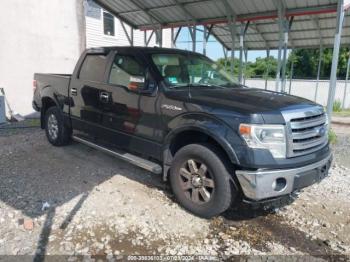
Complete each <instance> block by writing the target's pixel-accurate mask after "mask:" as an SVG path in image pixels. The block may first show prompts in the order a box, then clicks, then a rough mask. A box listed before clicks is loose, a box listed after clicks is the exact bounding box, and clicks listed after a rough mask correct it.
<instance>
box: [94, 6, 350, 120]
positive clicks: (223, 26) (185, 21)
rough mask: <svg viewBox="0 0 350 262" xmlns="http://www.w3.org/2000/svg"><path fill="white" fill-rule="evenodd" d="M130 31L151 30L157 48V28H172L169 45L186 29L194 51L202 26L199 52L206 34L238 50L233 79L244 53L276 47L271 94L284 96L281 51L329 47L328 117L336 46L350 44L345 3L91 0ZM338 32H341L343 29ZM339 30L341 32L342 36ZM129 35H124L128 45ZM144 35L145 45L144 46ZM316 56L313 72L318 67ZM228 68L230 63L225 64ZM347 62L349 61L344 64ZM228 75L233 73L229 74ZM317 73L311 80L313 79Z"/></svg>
mask: <svg viewBox="0 0 350 262" xmlns="http://www.w3.org/2000/svg"><path fill="white" fill-rule="evenodd" d="M95 1H96V2H97V3H98V4H99V5H101V6H102V7H103V8H105V9H106V10H108V11H109V12H111V13H112V14H114V15H115V16H116V17H118V18H119V19H120V20H121V21H123V22H124V23H126V24H128V25H130V26H131V27H132V28H133V29H141V30H145V31H147V30H151V31H152V33H151V35H153V34H154V33H155V34H156V36H157V39H158V43H159V44H160V45H161V44H162V37H161V35H162V34H161V30H162V29H164V28H171V29H172V43H173V46H175V42H176V39H177V36H178V35H179V32H180V30H181V28H182V27H188V28H189V31H190V33H191V38H192V42H193V51H195V49H196V44H195V43H196V31H197V29H196V27H197V26H198V25H202V26H204V39H203V42H204V48H203V50H204V52H205V45H206V42H207V40H208V37H209V35H210V34H211V35H213V36H214V37H215V38H216V39H217V40H218V41H219V42H220V43H221V44H222V45H223V47H224V49H225V50H226V52H225V53H227V50H230V51H231V59H233V58H234V56H235V54H234V52H235V51H236V50H239V58H240V65H239V75H238V79H239V81H242V79H243V68H242V67H243V56H244V53H245V52H247V50H262V49H266V50H267V55H269V50H271V49H278V66H277V74H276V91H281V92H285V90H286V88H285V85H286V81H285V75H286V58H287V49H291V48H292V49H293V48H315V47H319V48H320V54H321V53H322V50H323V48H324V47H333V60H332V69H331V76H330V87H329V93H328V103H327V113H328V115H329V117H331V113H332V108H333V102H334V96H335V88H336V80H337V79H336V77H337V76H336V73H337V65H338V57H339V48H340V44H342V45H346V46H349V45H350V20H349V19H345V20H346V22H345V23H344V28H343V22H344V18H345V16H349V14H345V11H346V10H348V8H349V7H350V0H306V1H301V0H245V1H241V0H143V1H140V0H95ZM343 29H344V30H343ZM342 30H343V32H342ZM132 31H133V30H131V32H127V30H125V33H126V34H127V35H128V39H129V40H130V44H133V42H132V39H133V37H132ZM148 39H149V38H148V37H147V34H146V33H145V44H146V45H147V43H148ZM321 62H322V61H321V55H320V59H319V69H320V66H321ZM231 64H233V63H231ZM348 64H349V63H348ZM232 72H233V70H232ZM319 72H320V70H318V76H317V79H319Z"/></svg>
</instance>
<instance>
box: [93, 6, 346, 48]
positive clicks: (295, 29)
mask: <svg viewBox="0 0 350 262" xmlns="http://www.w3.org/2000/svg"><path fill="white" fill-rule="evenodd" d="M95 1H96V2H97V3H98V4H100V5H101V6H102V7H103V8H105V9H107V10H108V11H110V12H111V13H113V14H114V15H116V16H117V17H118V18H120V19H121V20H122V21H124V22H125V23H127V24H129V25H130V26H133V27H134V28H138V29H144V30H147V29H155V28H161V27H162V28H166V27H178V26H189V25H193V24H197V25H209V24H213V25H214V27H213V30H212V34H213V35H214V36H215V37H216V38H217V39H218V41H220V42H221V43H222V44H224V45H225V46H226V48H228V49H230V48H231V46H232V43H231V36H230V31H229V29H228V27H227V17H228V14H230V12H232V13H234V14H235V15H236V21H237V22H236V25H237V32H238V31H239V27H240V26H241V24H242V23H245V22H246V21H248V20H249V21H251V22H250V23H251V24H250V26H249V28H248V30H247V34H246V38H245V46H246V47H247V48H249V49H266V48H267V47H269V48H270V49H273V48H277V47H278V24H277V19H276V18H277V7H276V5H275V1H274V0H245V1H241V0H95ZM224 1H227V3H228V6H227V5H225V3H224ZM283 3H284V7H285V10H286V16H287V17H291V16H294V21H293V24H292V28H291V32H290V34H289V35H290V37H289V45H290V47H295V48H298V47H304V48H305V47H318V46H319V43H320V41H319V31H318V28H317V23H315V21H314V20H315V19H317V20H318V21H319V22H318V23H319V26H320V29H321V34H322V39H323V43H324V45H325V46H331V45H332V43H333V38H334V32H335V26H336V9H337V0H305V1H301V0H285V1H284V2H283ZM226 7H227V8H226ZM227 9H229V10H227ZM347 16H349V15H347ZM238 40H239V39H238V37H237V39H236V43H235V46H236V47H238V44H239V43H238ZM342 44H349V45H350V20H349V19H345V23H344V31H343V38H342Z"/></svg>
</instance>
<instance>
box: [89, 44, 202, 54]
mask: <svg viewBox="0 0 350 262" xmlns="http://www.w3.org/2000/svg"><path fill="white" fill-rule="evenodd" d="M115 50H123V51H130V52H131V51H139V52H145V53H176V54H192V55H193V54H196V55H202V54H200V53H196V52H192V51H187V50H182V49H176V48H164V47H141V46H108V47H94V48H89V49H87V50H86V52H87V53H88V54H96V53H104V54H106V53H109V52H110V51H115Z"/></svg>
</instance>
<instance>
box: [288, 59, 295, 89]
mask: <svg viewBox="0 0 350 262" xmlns="http://www.w3.org/2000/svg"><path fill="white" fill-rule="evenodd" d="M293 73H294V59H293V58H292V63H291V65H290V76H289V89H288V94H290V93H291V92H292V82H293Z"/></svg>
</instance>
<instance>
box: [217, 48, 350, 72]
mask: <svg viewBox="0 0 350 262" xmlns="http://www.w3.org/2000/svg"><path fill="white" fill-rule="evenodd" d="M319 56H320V51H319V49H295V50H293V51H292V52H290V53H289V56H288V60H287V72H286V74H287V77H290V75H289V74H290V71H291V70H290V69H291V66H292V64H293V78H302V79H303V78H304V79H316V77H317V70H318V62H319ZM348 57H349V48H344V47H342V48H341V49H340V53H339V62H338V72H337V76H338V79H345V75H346V66H347V60H348ZM332 58H333V49H330V48H325V49H324V50H323V54H322V64H321V71H320V78H321V79H329V77H330V73H331V67H332ZM217 62H218V63H219V64H220V65H221V66H222V67H225V59H224V58H220V59H219V60H218V61H217ZM292 62H293V63H292ZM226 64H227V65H226V70H227V71H228V72H231V59H230V58H228V59H227V61H226ZM233 64H234V75H238V66H239V60H238V59H235V60H234V62H233ZM268 67H269V74H268V75H266V72H267V68H268ZM244 68H245V70H244V74H245V76H246V77H253V78H254V77H259V78H275V76H276V69H277V59H276V58H274V57H272V56H270V57H268V58H267V57H264V58H261V57H258V58H257V59H256V60H255V61H254V62H248V63H247V64H246V65H244Z"/></svg>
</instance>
